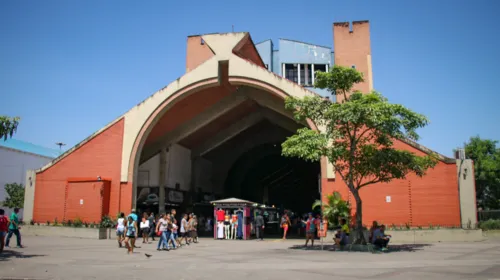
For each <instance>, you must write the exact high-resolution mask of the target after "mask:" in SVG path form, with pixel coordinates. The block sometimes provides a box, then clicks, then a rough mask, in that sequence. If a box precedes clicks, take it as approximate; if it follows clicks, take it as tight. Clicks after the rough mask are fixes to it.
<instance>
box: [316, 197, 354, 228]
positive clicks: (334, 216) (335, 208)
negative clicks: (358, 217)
mask: <svg viewBox="0 0 500 280" xmlns="http://www.w3.org/2000/svg"><path fill="white" fill-rule="evenodd" d="M326 199H327V202H326V203H325V204H323V203H322V201H321V200H316V201H315V202H314V203H313V205H312V209H313V210H315V209H316V208H318V207H322V213H323V216H325V217H327V219H328V224H329V225H331V226H338V225H339V218H346V219H347V220H349V217H350V215H351V207H350V205H349V202H347V201H345V200H343V199H342V196H341V195H340V193H339V192H333V194H329V195H327V196H326Z"/></svg>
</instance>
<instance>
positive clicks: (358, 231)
mask: <svg viewBox="0 0 500 280" xmlns="http://www.w3.org/2000/svg"><path fill="white" fill-rule="evenodd" d="M351 192H352V195H353V196H354V199H355V200H356V223H355V229H354V234H355V236H353V242H352V243H353V244H366V243H367V241H366V240H365V236H364V229H363V202H362V201H361V197H360V196H359V192H358V190H357V189H354V188H353V191H351Z"/></svg>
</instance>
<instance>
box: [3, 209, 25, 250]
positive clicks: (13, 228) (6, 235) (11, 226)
mask: <svg viewBox="0 0 500 280" xmlns="http://www.w3.org/2000/svg"><path fill="white" fill-rule="evenodd" d="M18 214H19V208H14V212H12V214H10V219H8V218H7V217H6V216H5V210H4V209H0V253H2V252H3V249H4V247H9V245H10V244H9V243H10V238H11V237H12V235H16V239H17V240H16V241H17V248H23V245H22V244H21V232H20V231H19V230H20V229H21V227H20V222H19V217H18Z"/></svg>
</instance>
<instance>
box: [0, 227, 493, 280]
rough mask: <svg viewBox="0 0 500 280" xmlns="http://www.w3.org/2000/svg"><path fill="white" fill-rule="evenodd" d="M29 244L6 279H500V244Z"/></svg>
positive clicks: (9, 261) (6, 256) (7, 265)
mask: <svg viewBox="0 0 500 280" xmlns="http://www.w3.org/2000/svg"><path fill="white" fill-rule="evenodd" d="M23 242H24V244H25V245H26V248H24V249H15V248H12V249H7V251H6V252H4V253H3V254H2V255H0V279H20V278H31V279H145V278H148V279H158V278H165V279H176V280H177V279H178V280H181V279H189V280H195V279H218V280H221V279H239V280H244V279H254V280H255V279H259V280H261V279H286V280H290V279H315V280H316V279H317V280H322V279H364V278H370V279H385V280H391V279H426V280H430V279H440V280H445V279H500V241H499V240H496V241H486V242H478V243H455V244H449V243H438V244H434V245H406V246H398V245H395V246H394V247H393V248H394V250H395V251H394V252H390V253H383V254H382V253H381V254H371V253H360V252H331V251H320V250H319V248H318V247H317V248H315V250H304V249H303V248H301V246H300V245H302V240H289V241H263V242H260V241H254V240H252V241H225V240H224V241H216V240H213V239H202V240H201V241H200V243H199V244H194V245H191V246H189V247H186V248H181V249H179V250H176V251H170V252H157V251H156V243H155V244H146V245H145V246H142V248H140V249H136V253H135V254H133V255H127V254H126V251H125V249H119V248H117V245H116V242H113V241H111V240H89V239H71V238H52V237H25V238H24V239H23ZM138 245H139V246H141V245H142V244H138ZM145 253H148V254H151V255H152V257H151V258H147V257H146V256H145V255H144V254H145Z"/></svg>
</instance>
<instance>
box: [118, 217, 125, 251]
mask: <svg viewBox="0 0 500 280" xmlns="http://www.w3.org/2000/svg"><path fill="white" fill-rule="evenodd" d="M116 240H118V247H120V248H121V247H122V242H123V240H125V214H123V213H120V216H119V218H118V220H117V221H116Z"/></svg>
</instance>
